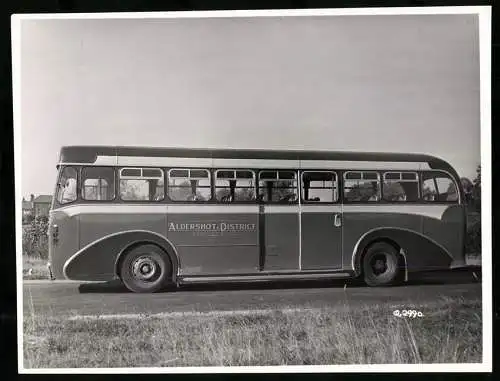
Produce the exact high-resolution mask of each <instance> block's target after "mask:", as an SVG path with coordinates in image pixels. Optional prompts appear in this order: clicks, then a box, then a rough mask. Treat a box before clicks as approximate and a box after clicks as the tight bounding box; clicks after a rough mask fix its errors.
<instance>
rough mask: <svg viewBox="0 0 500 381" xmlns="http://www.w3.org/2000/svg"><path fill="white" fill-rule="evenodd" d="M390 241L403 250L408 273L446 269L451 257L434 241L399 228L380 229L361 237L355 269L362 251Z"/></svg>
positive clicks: (358, 266) (358, 267)
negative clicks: (377, 242)
mask: <svg viewBox="0 0 500 381" xmlns="http://www.w3.org/2000/svg"><path fill="white" fill-rule="evenodd" d="M381 239H382V240H387V239H389V240H391V241H393V242H396V243H397V244H398V246H399V247H400V248H402V249H403V252H404V256H405V259H406V266H407V269H408V272H416V271H426V270H434V269H446V268H448V267H449V266H450V263H451V259H452V258H451V257H450V255H449V254H448V253H447V252H446V250H443V248H442V247H440V246H439V245H438V244H436V242H435V241H433V240H431V239H429V238H428V237H425V236H423V235H422V234H420V233H418V232H416V231H413V230H406V229H399V228H390V227H387V228H380V229H376V230H373V231H371V232H370V233H369V234H367V235H366V236H364V237H363V239H362V240H361V242H360V243H359V245H358V248H357V250H356V257H355V268H356V269H357V272H359V270H360V268H361V257H362V253H363V252H364V250H365V249H366V248H367V247H368V246H369V245H370V244H371V243H372V242H374V241H378V240H381Z"/></svg>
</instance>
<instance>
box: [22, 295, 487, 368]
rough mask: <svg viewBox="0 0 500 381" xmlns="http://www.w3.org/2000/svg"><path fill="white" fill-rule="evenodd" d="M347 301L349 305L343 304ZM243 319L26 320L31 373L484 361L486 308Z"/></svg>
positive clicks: (470, 304) (465, 305)
mask: <svg viewBox="0 0 500 381" xmlns="http://www.w3.org/2000/svg"><path fill="white" fill-rule="evenodd" d="M346 303H347V302H346ZM345 307H346V308H343V309H341V310H339V309H333V308H325V309H321V310H307V309H306V310H291V312H286V313H285V312H282V311H279V310H276V311H271V312H270V313H266V314H264V313H262V312H260V313H255V314H250V315H248V314H246V315H221V316H217V314H215V315H214V314H211V315H205V316H200V315H195V314H194V315H186V316H183V317H178V316H177V317H161V318H158V317H154V316H152V317H145V318H143V319H141V320H137V319H119V318H116V319H106V320H103V319H97V320H64V319H62V318H61V317H48V316H37V315H36V313H35V312H34V311H30V312H29V313H25V316H24V361H25V364H24V366H25V367H26V368H57V367H68V368H79V367H139V366H142V367H153V366H154V367H163V366H245V365H246V366H248V365H254V366H255V365H310V364H314V365H327V364H332V365H333V364H374V363H388V364H395V363H463V362H469V363H470V362H481V356H482V355H481V341H482V340H481V327H482V323H481V300H480V299H478V300H472V301H466V300H463V299H451V298H446V299H445V298H442V299H440V300H439V302H437V303H436V304H435V305H433V306H427V307H425V309H421V310H420V311H421V312H422V313H423V314H424V316H423V317H420V318H402V317H400V318H398V317H395V316H393V313H392V312H393V310H394V307H391V306H390V305H377V306H374V307H373V306H372V307H368V306H366V307H358V308H356V309H354V308H350V307H349V305H348V304H346V305H345Z"/></svg>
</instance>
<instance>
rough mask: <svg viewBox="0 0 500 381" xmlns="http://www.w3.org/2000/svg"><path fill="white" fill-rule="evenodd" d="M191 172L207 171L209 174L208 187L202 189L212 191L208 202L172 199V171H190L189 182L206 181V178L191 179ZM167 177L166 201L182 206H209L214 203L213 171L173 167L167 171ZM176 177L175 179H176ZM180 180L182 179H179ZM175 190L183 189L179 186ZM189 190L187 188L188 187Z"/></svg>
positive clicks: (175, 186) (209, 169)
mask: <svg viewBox="0 0 500 381" xmlns="http://www.w3.org/2000/svg"><path fill="white" fill-rule="evenodd" d="M191 170H194V171H205V172H207V173H208V186H203V187H202V188H204V189H210V197H209V198H208V199H207V200H196V201H189V200H173V199H172V198H171V197H170V187H171V185H170V173H171V172H172V171H188V176H189V177H187V179H188V180H191V179H193V180H196V179H197V180H201V179H203V180H206V179H207V178H206V177H193V178H191ZM166 172H167V177H166V181H165V198H164V200H166V201H168V202H171V203H176V204H182V203H189V204H207V203H212V202H213V200H214V183H213V182H212V170H211V168H198V167H188V168H182V167H172V168H169V169H168V170H167V171H166ZM175 178H176V177H174V179H175ZM177 178H180V177H177ZM173 187H174V188H181V187H180V186H178V185H174V186H173ZM186 188H187V187H186Z"/></svg>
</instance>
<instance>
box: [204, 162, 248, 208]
mask: <svg viewBox="0 0 500 381" xmlns="http://www.w3.org/2000/svg"><path fill="white" fill-rule="evenodd" d="M221 171H232V172H234V177H232V178H227V179H220V180H238V178H237V177H236V173H237V172H250V173H251V174H252V179H251V180H252V184H253V187H252V188H249V187H239V189H253V191H254V193H255V198H254V199H253V200H235V201H231V202H226V201H222V200H218V199H217V189H224V188H228V186H217V180H218V179H217V173H218V172H221ZM256 178H257V175H256V171H255V170H253V169H247V168H217V169H213V191H212V199H213V201H214V202H215V203H217V204H223V205H232V204H256V203H257V202H258V201H257V197H258V187H257V182H256ZM239 179H240V180H243V178H239ZM248 180H250V179H248ZM235 189H238V187H235Z"/></svg>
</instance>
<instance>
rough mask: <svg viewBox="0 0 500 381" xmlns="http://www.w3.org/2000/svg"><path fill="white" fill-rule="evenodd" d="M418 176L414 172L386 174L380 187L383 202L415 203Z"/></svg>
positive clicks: (417, 196)
mask: <svg viewBox="0 0 500 381" xmlns="http://www.w3.org/2000/svg"><path fill="white" fill-rule="evenodd" d="M418 188H419V186H418V175H417V174H416V173H415V172H386V173H384V185H383V187H382V191H383V195H384V200H386V201H390V202H404V201H417V200H418V198H419V195H418Z"/></svg>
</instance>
